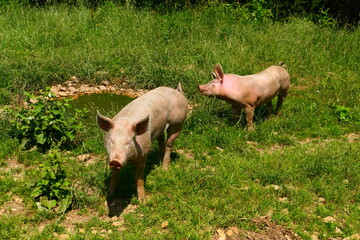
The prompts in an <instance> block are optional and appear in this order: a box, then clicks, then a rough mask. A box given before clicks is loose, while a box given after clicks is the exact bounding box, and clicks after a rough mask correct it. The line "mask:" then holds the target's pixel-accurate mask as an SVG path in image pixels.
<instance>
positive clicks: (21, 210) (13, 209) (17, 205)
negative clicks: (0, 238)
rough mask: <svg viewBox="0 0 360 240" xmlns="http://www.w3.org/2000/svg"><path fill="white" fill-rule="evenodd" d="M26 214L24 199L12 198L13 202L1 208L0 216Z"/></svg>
mask: <svg viewBox="0 0 360 240" xmlns="http://www.w3.org/2000/svg"><path fill="white" fill-rule="evenodd" d="M18 214H26V207H25V205H24V202H23V199H22V198H21V197H19V196H16V195H14V196H12V198H11V200H10V201H8V202H6V203H5V204H4V205H2V206H1V208H0V216H2V215H18Z"/></svg>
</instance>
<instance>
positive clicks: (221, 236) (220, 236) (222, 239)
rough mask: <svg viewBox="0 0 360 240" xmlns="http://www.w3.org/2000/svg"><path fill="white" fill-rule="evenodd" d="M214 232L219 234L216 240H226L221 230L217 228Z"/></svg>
mask: <svg viewBox="0 0 360 240" xmlns="http://www.w3.org/2000/svg"><path fill="white" fill-rule="evenodd" d="M216 232H217V233H218V234H219V238H218V240H225V239H226V235H225V232H224V230H223V229H221V228H218V229H217V230H216Z"/></svg>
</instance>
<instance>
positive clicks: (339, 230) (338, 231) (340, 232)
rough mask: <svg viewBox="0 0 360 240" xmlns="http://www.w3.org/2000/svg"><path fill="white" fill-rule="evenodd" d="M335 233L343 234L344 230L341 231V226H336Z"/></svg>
mask: <svg viewBox="0 0 360 240" xmlns="http://www.w3.org/2000/svg"><path fill="white" fill-rule="evenodd" d="M335 233H338V234H342V233H343V232H342V231H341V229H340V228H338V227H336V228H335Z"/></svg>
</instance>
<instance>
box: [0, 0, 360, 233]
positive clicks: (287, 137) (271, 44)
mask: <svg viewBox="0 0 360 240" xmlns="http://www.w3.org/2000/svg"><path fill="white" fill-rule="evenodd" d="M0 25H1V26H3V27H2V28H1V29H0V39H1V41H0V50H1V51H0V104H8V103H10V102H16V101H18V97H21V96H22V93H23V92H24V91H36V90H39V89H43V88H45V87H46V86H50V85H51V84H54V83H61V82H64V81H66V80H67V79H68V78H69V77H70V76H73V75H75V76H78V77H80V78H81V79H82V80H83V81H84V82H87V83H97V82H100V81H102V80H104V79H108V80H110V81H113V82H116V81H118V80H119V79H122V80H123V79H126V80H127V81H128V82H129V83H130V84H131V86H133V87H135V88H148V89H152V88H155V87H156V86H160V85H166V86H172V87H175V86H176V84H177V82H178V81H181V82H182V83H183V88H184V91H185V93H186V95H187V97H188V98H189V100H190V102H191V103H192V104H193V105H195V107H194V109H193V112H192V114H191V115H189V117H188V119H187V120H186V122H185V126H184V129H183V131H182V133H181V134H180V136H179V138H178V140H177V141H176V143H175V153H174V154H173V155H172V159H173V161H172V163H171V167H170V169H169V171H167V172H165V171H163V170H162V169H161V167H160V166H159V162H158V160H157V150H156V149H157V147H156V145H154V151H153V152H152V153H151V154H150V157H149V161H148V164H147V170H146V173H147V176H146V191H147V193H148V194H149V196H148V201H147V203H146V204H141V205H139V207H138V208H137V209H136V210H134V211H125V212H123V213H122V215H121V217H119V218H115V219H112V220H111V219H106V218H105V216H107V214H108V211H109V209H108V207H107V206H106V205H105V204H104V202H105V200H106V197H107V196H106V192H107V186H108V182H109V173H110V172H109V170H108V169H107V166H106V161H105V159H106V154H105V149H104V147H103V143H102V132H101V131H100V130H99V129H98V128H97V127H96V126H95V124H93V123H89V124H87V126H86V128H85V129H84V132H83V133H82V135H83V142H82V144H81V145H79V146H77V147H76V148H75V149H73V150H72V151H71V152H68V153H66V152H63V154H62V158H63V160H64V169H65V171H66V175H67V177H68V179H69V180H70V181H71V182H72V184H73V188H74V195H75V199H76V202H75V203H74V205H73V209H72V210H71V211H69V212H67V213H65V214H64V215H62V216H59V215H55V214H52V213H43V212H39V211H37V210H36V207H35V205H34V202H33V199H31V197H30V194H29V193H30V192H31V187H30V185H29V183H34V182H36V181H38V179H39V173H38V172H37V167H38V166H39V164H40V163H41V162H43V161H48V158H49V156H48V155H47V154H41V153H39V152H37V151H36V150H30V151H22V150H21V148H20V146H19V144H18V143H17V141H16V140H15V139H11V138H9V135H8V130H9V129H10V128H11V126H10V125H9V122H8V119H7V118H3V117H1V120H0V126H1V128H2V129H3V131H2V132H1V133H0V139H1V141H0V166H1V168H2V169H1V172H0V176H1V177H0V181H1V182H0V186H1V187H0V194H1V196H4V197H2V198H1V201H0V205H1V207H0V211H1V213H2V214H1V217H0V229H1V230H0V236H1V238H3V239H19V238H26V239H38V238H40V239H53V237H54V236H59V235H61V234H67V235H68V236H70V238H71V239H106V238H120V239H143V238H146V239H210V238H211V237H212V236H213V234H214V233H215V232H216V229H217V228H226V227H230V226H237V227H239V228H241V229H244V230H259V229H258V228H259V226H257V225H256V224H254V223H253V221H252V219H254V218H257V217H259V216H263V215H271V219H272V221H274V222H276V223H277V224H282V225H284V226H286V227H287V228H289V229H292V230H293V231H295V232H296V233H297V234H299V235H300V237H301V238H303V239H310V236H311V235H316V236H318V237H319V238H320V239H328V238H330V237H337V238H344V237H347V236H352V235H354V234H356V233H359V231H360V226H359V222H360V221H359V220H360V212H359V208H358V205H359V182H360V181H359V180H360V179H359V174H358V172H359V171H360V166H359V155H360V152H359V151H360V150H359V149H360V146H359V130H360V128H359V127H360V126H359V119H360V116H359V112H360V109H359V103H358V95H359V89H360V84H359V81H358V80H359V73H360V69H359V65H360V61H359V60H360V53H359V51H355V50H354V49H359V48H360V46H359V44H360V31H359V30H358V29H354V30H351V31H350V30H346V29H334V28H329V27H323V26H318V25H315V24H313V23H312V22H310V21H308V20H306V19H299V18H293V19H290V20H289V21H287V22H269V21H253V22H246V21H242V19H241V17H239V16H237V15H235V14H234V13H233V12H227V10H225V9H223V8H219V7H208V8H205V9H197V10H184V11H181V12H173V13H171V14H167V15H159V14H158V13H155V12H151V11H145V10H134V9H131V8H115V7H113V6H109V5H107V6H106V5H105V6H103V7H101V8H100V9H99V10H98V11H97V12H96V14H95V17H94V19H93V20H92V19H91V18H90V15H89V11H88V10H87V9H85V8H74V9H67V8H65V7H61V6H58V7H51V8H46V9H37V8H19V9H12V10H11V11H7V12H5V11H3V12H2V14H0ZM280 61H284V62H285V63H286V64H287V66H288V67H287V69H288V71H289V73H290V76H291V82H292V87H291V90H290V93H289V96H288V98H287V99H286V100H285V103H284V106H283V109H282V114H281V115H280V116H279V117H273V118H271V119H267V120H265V119H264V118H263V117H262V116H263V112H264V110H265V109H264V108H259V109H257V114H256V119H255V120H256V124H255V126H256V128H255V131H254V132H251V133H249V132H247V131H246V130H245V128H244V127H245V125H244V119H241V120H240V121H239V122H238V123H234V122H232V120H231V108H230V106H229V105H228V104H226V103H225V102H221V101H219V100H216V99H208V98H205V97H203V96H201V95H200V94H199V93H198V91H197V85H198V84H200V83H205V82H207V81H208V80H209V79H210V76H211V75H210V73H211V71H212V68H213V66H214V65H215V64H216V63H221V64H222V66H223V68H224V70H225V72H233V73H237V74H241V75H245V74H251V73H254V72H258V71H261V70H262V69H264V68H266V67H268V66H270V65H273V64H277V63H278V62H280ZM9 92H10V93H9ZM333 106H340V107H342V106H343V107H346V110H345V114H347V115H349V119H350V120H349V121H348V122H341V121H339V117H340V116H339V114H340V113H339V112H337V111H335V109H334V107H333ZM0 114H3V113H1V112H0ZM350 115H351V118H350ZM3 116H5V115H3ZM84 153H91V154H95V155H96V156H97V160H95V161H94V162H92V163H88V164H85V163H84V162H80V161H78V160H77V159H76V156H78V155H81V154H84ZM14 162H15V165H14ZM133 179H134V168H133V166H131V165H129V166H126V167H125V168H124V169H123V171H122V176H121V193H120V194H121V196H122V197H124V199H125V200H124V202H123V203H121V204H123V205H124V206H133V205H137V204H138V203H137V201H136V195H135V192H136V191H135V183H134V180H133ZM18 197H19V198H21V199H22V203H21V204H17V205H11V202H14V198H18ZM321 198H324V199H325V201H323V200H319V199H321ZM284 199H285V200H284ZM15 202H16V201H15ZM73 212H77V213H78V214H77V215H76V216H77V218H80V217H82V218H80V221H79V222H72V223H71V220H69V218H67V217H70V216H71V217H73V215H72V214H73ZM79 216H80V217H79ZM328 216H332V217H334V218H335V219H336V221H335V222H333V223H330V222H323V219H324V218H326V217H328ZM114 221H115V222H117V221H118V222H120V223H119V226H114V224H113V222H114ZM69 222H70V223H69ZM164 222H168V226H167V227H165V228H163V227H162V224H163V223H164ZM34 226H36V227H35V228H34ZM37 227H40V230H37ZM336 228H339V229H340V230H341V232H342V233H336V232H335V229H336Z"/></svg>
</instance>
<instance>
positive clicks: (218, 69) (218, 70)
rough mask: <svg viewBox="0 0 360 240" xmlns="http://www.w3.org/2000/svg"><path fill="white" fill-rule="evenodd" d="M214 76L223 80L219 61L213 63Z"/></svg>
mask: <svg viewBox="0 0 360 240" xmlns="http://www.w3.org/2000/svg"><path fill="white" fill-rule="evenodd" d="M215 76H216V78H217V79H219V80H220V81H221V82H222V81H223V80H224V73H223V70H222V68H221V66H220V64H219V63H218V64H216V65H215Z"/></svg>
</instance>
